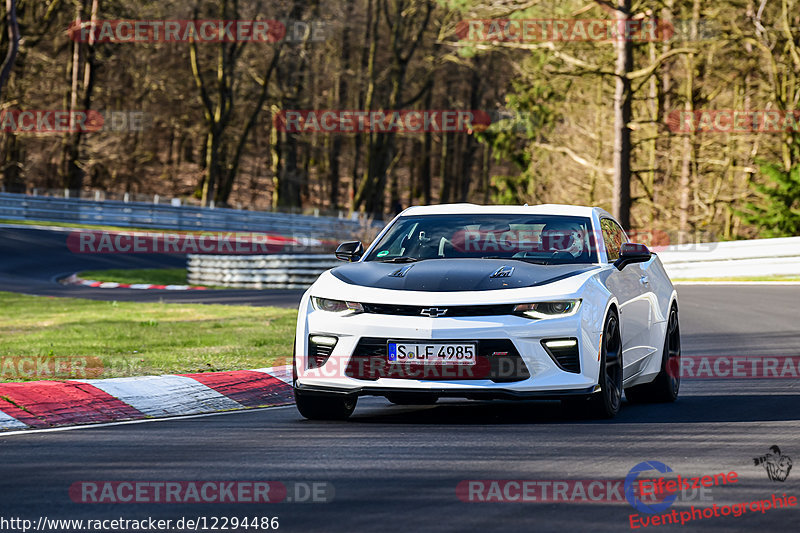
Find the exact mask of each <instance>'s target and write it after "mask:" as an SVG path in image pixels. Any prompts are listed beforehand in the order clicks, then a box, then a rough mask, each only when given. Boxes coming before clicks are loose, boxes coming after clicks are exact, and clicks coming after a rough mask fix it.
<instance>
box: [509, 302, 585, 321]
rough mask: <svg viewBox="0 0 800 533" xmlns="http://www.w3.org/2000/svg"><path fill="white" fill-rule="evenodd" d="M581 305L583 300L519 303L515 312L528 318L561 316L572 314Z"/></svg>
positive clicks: (515, 307)
mask: <svg viewBox="0 0 800 533" xmlns="http://www.w3.org/2000/svg"><path fill="white" fill-rule="evenodd" d="M580 307H581V300H558V301H555V302H537V303H535V304H518V305H515V306H514V313H517V314H520V315H523V316H526V317H528V318H536V319H543V318H561V317H565V316H572V315H574V314H575V313H577V312H578V309H580Z"/></svg>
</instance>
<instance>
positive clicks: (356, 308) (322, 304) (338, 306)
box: [311, 296, 364, 313]
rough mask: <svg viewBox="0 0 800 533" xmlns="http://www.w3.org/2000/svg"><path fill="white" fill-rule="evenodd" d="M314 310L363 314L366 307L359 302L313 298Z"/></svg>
mask: <svg viewBox="0 0 800 533" xmlns="http://www.w3.org/2000/svg"><path fill="white" fill-rule="evenodd" d="M311 303H312V304H313V305H314V309H317V310H319V311H328V312H329V313H346V312H347V313H363V312H364V306H363V305H361V304H360V303H357V302H345V301H342V300H330V299H328V298H317V297H316V296H312V297H311Z"/></svg>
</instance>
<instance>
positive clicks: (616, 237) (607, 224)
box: [600, 218, 627, 263]
mask: <svg viewBox="0 0 800 533" xmlns="http://www.w3.org/2000/svg"><path fill="white" fill-rule="evenodd" d="M600 229H601V231H602V232H603V242H604V243H605V245H606V253H607V254H608V262H609V263H611V262H613V261H616V260H617V259H619V249H620V247H621V246H622V243H624V242H626V241H627V239H626V238H625V232H624V231H622V228H621V227H619V224H617V223H616V222H614V221H613V220H611V219H609V218H603V219H601V220H600Z"/></svg>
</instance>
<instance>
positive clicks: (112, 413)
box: [0, 365, 294, 431]
mask: <svg viewBox="0 0 800 533" xmlns="http://www.w3.org/2000/svg"><path fill="white" fill-rule="evenodd" d="M292 403H294V396H293V395H292V387H291V366H288V365H287V366H278V367H271V368H261V369H258V370H236V371H232V372H206V373H199V374H181V375H164V376H142V377H131V378H112V379H83V380H71V381H31V382H26V383H0V431H6V430H18V429H28V428H36V429H39V428H49V427H55V426H69V425H76V424H91V423H101V422H116V421H122V420H139V419H143V418H151V417H166V416H180V415H195V414H201V413H213V412H217V411H228V410H233V409H246V408H249V407H269V406H278V405H290V404H292Z"/></svg>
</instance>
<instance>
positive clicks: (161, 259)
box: [0, 225, 303, 307]
mask: <svg viewBox="0 0 800 533" xmlns="http://www.w3.org/2000/svg"><path fill="white" fill-rule="evenodd" d="M70 231H72V230H66V231H57V230H52V229H33V228H20V227H3V226H2V225H0V291H11V292H24V293H26V294H36V295H40V296H62V297H64V296H66V297H74V298H89V299H92V300H120V301H130V302H158V301H164V302H170V303H172V302H184V303H192V302H195V303H207V304H246V305H276V306H281V307H294V306H295V305H297V302H299V301H300V295H301V294H302V292H303V291H283V290H262V291H254V290H238V289H229V290H205V291H168V290H158V289H156V290H136V289H97V288H92V287H80V286H74V285H61V284H59V283H57V280H59V279H61V278H64V277H67V276H69V275H70V274H74V273H76V272H79V271H82V270H102V269H112V268H185V267H186V257H185V256H183V255H167V254H90V253H83V254H79V253H74V252H72V251H70V250H69V248H67V236H68V235H69V232H70Z"/></svg>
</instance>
